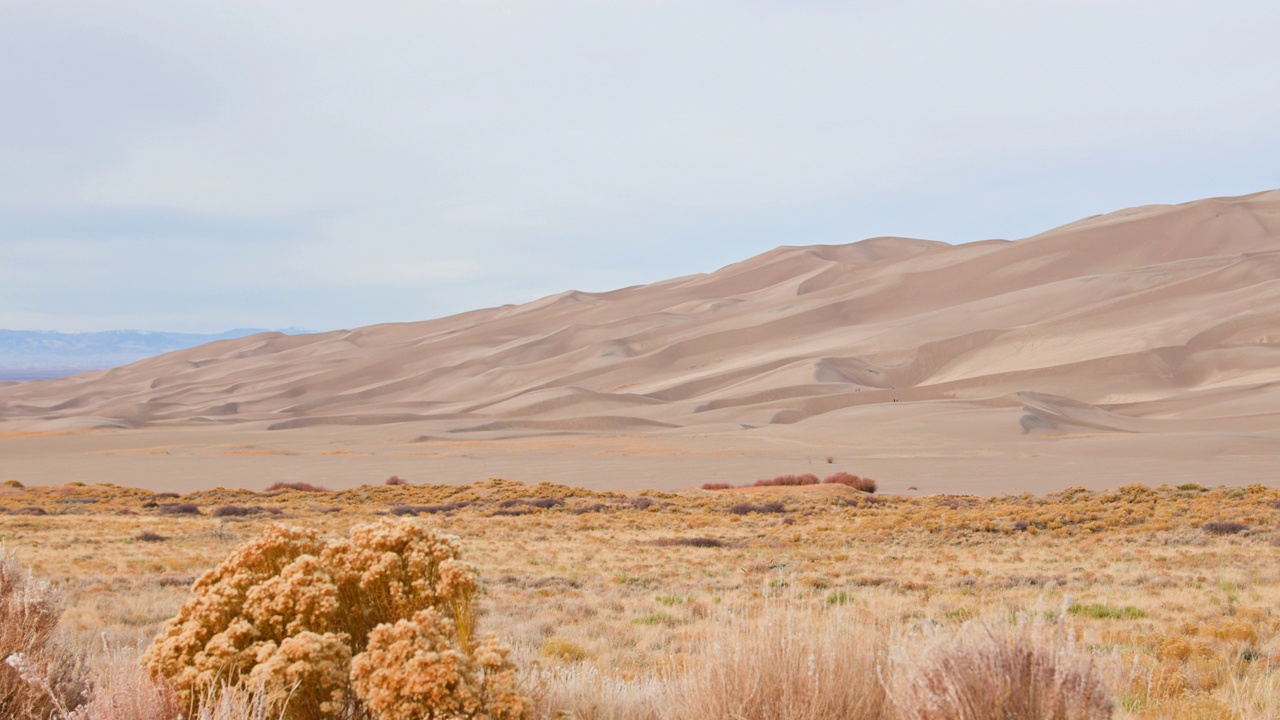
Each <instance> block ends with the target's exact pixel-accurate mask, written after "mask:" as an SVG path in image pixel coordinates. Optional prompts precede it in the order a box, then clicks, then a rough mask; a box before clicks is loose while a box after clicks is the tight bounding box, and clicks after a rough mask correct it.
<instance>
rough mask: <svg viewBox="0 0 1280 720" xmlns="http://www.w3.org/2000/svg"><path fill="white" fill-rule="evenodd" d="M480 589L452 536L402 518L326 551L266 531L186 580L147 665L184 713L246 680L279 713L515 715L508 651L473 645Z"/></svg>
mask: <svg viewBox="0 0 1280 720" xmlns="http://www.w3.org/2000/svg"><path fill="white" fill-rule="evenodd" d="M478 588H479V584H478V580H477V572H476V570H475V568H474V567H473V566H471V565H470V564H468V563H466V562H464V561H462V559H461V548H460V546H459V543H458V541H457V539H456V538H453V537H450V536H447V535H443V534H440V533H437V532H435V531H433V530H429V529H427V528H424V527H422V526H420V525H417V524H415V523H413V522H410V521H403V520H383V521H381V522H377V523H372V524H369V525H361V526H357V527H355V528H353V529H352V531H351V534H350V537H349V538H345V539H337V540H331V541H328V542H324V541H322V540H320V539H319V538H318V536H317V535H316V533H315V532H314V531H312V530H304V529H299V528H290V527H284V526H279V525H276V526H272V527H270V528H269V529H268V530H267V532H266V533H265V534H264V535H263V536H262V537H260V538H258V539H256V540H253V541H251V542H249V543H246V544H245V545H243V546H241V547H240V548H239V549H237V550H236V551H235V552H233V553H232V554H231V556H230V557H228V558H227V559H226V560H224V561H223V562H222V563H221V564H220V565H218V567H216V568H214V569H213V570H211V571H209V572H208V573H206V574H205V575H204V576H202V577H201V578H200V579H199V580H197V581H196V583H195V585H194V586H193V587H192V595H191V598H190V599H189V600H188V601H187V602H186V603H185V604H184V605H183V606H182V609H181V610H180V611H179V613H178V615H177V616H176V617H174V618H172V619H170V620H169V621H168V622H166V623H165V626H164V628H163V630H162V631H161V633H160V635H159V636H158V637H157V638H156V639H155V641H154V642H153V643H152V644H151V647H149V648H148V649H147V651H146V653H145V654H144V656H143V662H144V663H145V664H146V666H147V667H148V668H149V669H150V671H151V672H152V674H153V675H154V676H156V677H157V678H164V679H166V680H167V681H168V682H169V683H170V684H172V686H173V688H174V690H175V691H176V692H177V695H178V699H179V701H180V702H182V703H183V704H185V705H187V706H190V707H194V706H195V705H198V704H199V702H200V700H201V698H203V697H208V696H209V694H210V693H209V691H210V690H211V689H212V688H216V687H218V686H220V685H238V684H247V685H249V686H252V687H256V688H261V691H262V693H263V695H264V697H265V698H266V699H267V701H268V702H269V703H271V704H272V705H273V706H275V707H277V708H281V709H282V710H283V712H284V717H288V718H307V719H311V718H325V717H335V716H338V715H340V714H342V713H344V712H345V711H346V710H348V709H351V708H353V707H359V706H361V705H363V706H364V708H365V709H366V710H368V711H370V712H372V713H373V714H374V716H375V717H376V718H379V720H396V719H397V718H401V717H408V715H406V714H405V713H406V712H410V711H409V710H406V708H416V710H414V712H417V713H418V716H424V715H425V716H429V717H434V716H438V714H439V712H444V711H446V708H447V716H448V717H468V718H469V717H476V718H480V717H491V718H495V720H496V719H499V718H504V719H505V718H519V717H522V716H523V715H524V713H525V707H526V706H527V702H526V701H524V700H523V698H522V697H521V696H520V695H519V693H518V692H517V690H516V686H515V669H514V667H513V666H512V665H511V664H510V663H509V662H508V661H507V660H506V655H507V652H508V651H507V649H506V648H505V647H504V646H501V645H499V644H498V643H497V642H496V641H495V640H493V639H492V638H486V639H485V640H484V641H482V642H481V643H479V644H478V645H477V644H476V643H475V642H474V632H475V615H474V612H473V609H472V600H473V599H474V597H475V595H476V592H477V590H478ZM433 703H434V704H433Z"/></svg>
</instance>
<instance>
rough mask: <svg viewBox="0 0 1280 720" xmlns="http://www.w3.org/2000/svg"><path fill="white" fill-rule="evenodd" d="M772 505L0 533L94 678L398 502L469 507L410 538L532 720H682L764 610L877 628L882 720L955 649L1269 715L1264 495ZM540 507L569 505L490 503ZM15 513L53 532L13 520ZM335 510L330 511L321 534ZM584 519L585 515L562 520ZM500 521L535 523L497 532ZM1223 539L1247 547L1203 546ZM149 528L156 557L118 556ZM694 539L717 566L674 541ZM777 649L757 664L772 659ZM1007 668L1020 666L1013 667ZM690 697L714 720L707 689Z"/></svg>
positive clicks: (1161, 492) (42, 504)
mask: <svg viewBox="0 0 1280 720" xmlns="http://www.w3.org/2000/svg"><path fill="white" fill-rule="evenodd" d="M786 490H787V491H788V494H787V495H786V510H787V512H786V513H763V514H761V513H748V514H744V515H735V514H732V513H730V512H729V508H730V507H731V506H732V505H733V504H735V503H736V502H738V501H740V500H742V498H741V497H740V496H737V495H734V494H721V493H703V492H700V491H694V492H690V493H687V494H686V493H675V494H669V493H648V494H646V496H644V497H637V496H634V495H623V494H612V493H596V492H590V491H586V490H582V489H578V488H567V487H560V486H552V485H538V486H527V485H522V484H519V483H511V482H505V481H498V480H493V481H487V482H482V483H476V484H473V485H469V486H432V485H401V486H385V485H371V486H365V487H361V488H357V489H354V490H348V491H341V492H334V493H326V494H324V495H323V496H317V495H314V494H308V493H300V492H283V493H279V494H270V493H268V494H261V493H252V492H248V491H239V490H217V491H208V492H200V493H191V494H187V495H184V496H183V497H182V498H180V499H179V500H180V502H189V503H194V504H196V505H198V506H201V507H204V508H206V509H207V510H209V509H212V508H216V507H220V506H226V505H238V506H245V507H248V506H258V507H262V508H264V509H266V510H268V512H264V513H260V514H253V515H243V516H226V517H221V518H215V517H212V516H211V515H209V514H206V515H203V516H185V517H181V516H179V517H174V516H167V515H162V514H160V511H159V510H158V508H157V507H148V506H147V503H149V502H151V500H152V493H149V492H145V491H140V490H134V489H130V488H121V487H113V486H105V485H88V486H62V487H30V488H14V489H12V490H8V491H7V492H6V493H5V494H3V495H0V509H3V510H5V511H7V512H6V514H0V537H3V538H5V539H6V540H7V542H9V543H10V544H14V543H15V542H18V543H20V544H21V546H22V548H23V558H24V561H25V562H26V563H27V564H28V565H30V566H31V567H32V568H33V569H34V570H35V572H36V573H37V575H38V576H40V577H45V578H48V579H51V580H54V581H56V582H57V583H58V585H59V587H60V589H61V591H62V593H63V595H64V597H65V610H64V612H63V615H62V619H61V622H60V625H59V631H60V637H61V638H62V643H63V644H64V645H65V646H68V647H73V648H78V649H79V650H78V652H80V653H83V654H85V655H86V656H87V657H89V659H90V661H91V662H92V664H93V665H94V666H95V667H98V666H100V664H101V663H103V662H106V659H107V658H109V657H111V656H112V654H111V653H104V651H103V650H102V637H103V635H105V636H106V639H107V641H108V643H109V645H110V646H111V647H112V648H122V649H119V650H118V651H116V650H113V651H112V652H119V653H122V654H124V655H125V656H127V655H128V654H129V653H131V652H132V653H135V654H136V650H129V649H128V648H132V647H136V646H137V644H138V643H143V644H145V643H146V642H147V641H149V640H150V638H151V637H153V636H154V635H155V634H156V633H157V631H158V630H159V629H160V626H161V624H162V622H163V621H164V619H165V618H167V617H170V616H172V615H174V614H175V613H176V612H177V611H178V609H179V608H180V607H181V606H182V604H183V603H184V602H185V601H186V600H187V599H188V598H189V588H190V586H191V584H192V582H193V581H194V580H195V578H196V577H198V576H199V575H201V574H202V573H204V572H206V571H208V570H209V569H210V568H212V567H214V566H215V565H217V564H218V563H219V562H220V561H222V560H223V559H224V558H226V557H227V556H228V555H229V554H230V553H231V552H232V550H233V549H234V548H235V547H236V545H237V544H239V543H241V542H244V541H246V540H248V539H250V538H253V537H256V536H258V535H260V534H261V533H262V532H263V531H264V529H265V528H266V527H267V526H269V525H270V524H271V523H272V522H274V521H277V520H278V518H280V517H285V518H286V520H285V522H291V523H297V524H300V525H311V526H322V527H324V528H325V530H324V533H323V538H321V539H323V540H325V541H326V542H327V541H328V540H329V539H332V538H336V537H340V536H343V535H345V534H346V533H347V532H348V531H349V530H350V528H351V527H353V526H355V525H358V524H362V523H366V522H368V521H369V520H371V519H375V518H377V517H378V516H379V515H380V514H385V513H389V512H391V510H392V509H393V508H395V507H398V506H435V505H449V504H453V503H467V505H465V506H459V507H456V508H455V509H453V510H452V511H450V512H447V513H444V512H440V513H433V514H423V515H421V516H419V517H418V518H417V519H415V520H414V521H413V522H416V523H419V524H422V525H425V526H427V527H431V528H436V529H439V530H442V531H444V532H447V533H450V534H453V535H456V536H459V537H460V538H461V539H462V543H463V545H464V546H465V547H466V548H467V553H468V555H467V557H468V560H469V561H471V562H473V563H475V565H476V566H477V567H479V568H480V569H481V573H482V574H481V580H482V584H483V585H485V586H487V587H488V589H489V592H488V593H487V594H485V595H484V596H482V597H481V598H480V599H479V601H478V605H477V611H478V613H479V615H480V617H481V618H482V619H483V622H484V625H485V627H486V628H487V629H488V630H491V631H493V632H495V633H497V634H498V635H499V636H500V637H502V638H503V639H504V640H506V641H507V642H509V643H510V644H511V645H512V647H513V655H512V658H513V659H514V660H515V661H516V664H517V665H518V666H520V667H521V668H522V671H523V673H524V676H523V677H524V683H525V686H526V687H527V688H528V689H529V691H530V692H533V693H534V694H535V695H536V698H535V699H536V700H537V703H538V705H537V711H536V713H535V716H538V717H554V716H555V713H557V712H560V711H561V710H573V711H574V712H576V713H577V716H578V717H581V718H666V717H675V716H676V715H675V712H676V710H675V709H674V708H677V707H682V706H679V705H678V704H677V701H676V700H675V699H672V696H671V692H672V688H674V687H679V685H678V684H677V683H684V682H694V679H693V677H694V676H693V675H692V674H691V673H692V672H693V671H694V670H695V669H701V670H703V671H706V672H710V670H709V669H708V668H710V667H712V666H715V667H718V668H719V670H718V672H721V673H729V672H730V670H729V669H728V668H729V666H730V664H729V663H728V661H727V660H726V656H724V655H717V654H716V650H717V647H718V648H719V649H720V651H721V652H723V651H724V648H727V647H729V644H730V642H742V643H746V642H747V641H746V640H741V639H739V640H734V639H733V637H734V636H733V635H732V633H736V632H744V633H745V632H748V631H750V632H759V633H760V636H761V637H769V635H768V634H767V633H766V626H764V625H760V626H758V627H756V626H751V625H746V624H743V622H742V621H741V620H742V619H743V618H746V617H749V616H752V615H757V614H760V613H765V612H767V611H769V609H770V608H775V609H777V608H781V610H779V613H780V614H781V615H780V616H782V617H785V616H786V614H787V613H792V614H793V617H794V618H797V620H796V621H795V623H794V624H792V625H788V624H787V623H786V622H783V623H781V624H780V625H778V626H777V627H781V628H784V629H787V632H790V631H791V630H795V632H796V633H797V637H799V638H800V639H799V640H796V641H795V642H797V643H800V642H809V640H805V639H804V632H803V631H804V629H805V628H807V627H810V626H812V627H813V628H821V627H826V626H825V625H824V623H828V622H831V623H836V624H838V625H840V626H841V627H846V628H855V629H857V628H863V627H864V626H866V625H868V624H870V625H872V626H874V627H873V628H872V629H873V630H874V632H872V633H871V634H870V635H863V636H857V637H854V638H852V639H848V638H846V639H845V640H847V641H848V642H855V641H856V642H860V643H864V644H865V645H864V647H869V648H877V649H876V650H875V652H872V653H871V655H873V656H875V657H878V658H880V660H878V662H881V663H886V662H887V663H888V665H887V666H885V665H882V667H887V668H888V669H887V670H882V671H881V674H882V676H883V678H882V679H883V680H884V681H885V683H887V685H885V687H888V688H889V697H890V701H891V703H890V707H891V710H890V712H892V713H898V715H897V716H899V717H908V716H910V715H909V714H908V713H909V712H910V709H909V708H908V707H907V704H906V703H907V700H906V698H911V697H914V698H917V699H916V700H913V701H911V702H914V703H917V704H920V703H925V702H926V700H927V697H928V696H927V694H925V695H922V694H921V692H919V691H912V690H911V689H910V688H911V687H913V686H910V685H907V686H904V685H902V684H901V683H906V682H908V680H909V679H910V678H919V677H927V676H928V672H930V671H929V668H936V667H939V666H942V667H944V668H945V665H946V663H945V662H944V661H942V660H940V659H939V658H944V657H947V655H946V652H945V651H946V650H947V648H951V649H952V650H953V651H954V652H956V653H960V655H959V657H970V658H977V659H976V660H972V661H971V662H970V664H973V665H974V666H980V663H981V662H990V663H994V665H993V667H1006V668H1008V667H1013V668H1014V669H1016V668H1019V667H1021V668H1024V669H1025V673H1024V674H1023V677H1031V678H1035V677H1043V676H1044V672H1043V668H1044V667H1045V666H1043V665H1041V664H1037V663H1040V662H1041V661H1040V659H1037V658H1043V657H1047V658H1049V659H1051V660H1053V662H1054V665H1053V666H1054V667H1055V668H1057V667H1062V668H1068V669H1070V668H1077V667H1080V666H1081V665H1080V664H1081V663H1082V662H1083V663H1084V664H1085V665H1089V664H1090V663H1092V666H1093V667H1094V670H1095V675H1096V677H1098V678H1100V681H1101V682H1102V683H1103V687H1105V692H1106V699H1107V701H1108V702H1109V703H1111V704H1112V706H1113V708H1114V710H1113V712H1114V716H1115V717H1118V718H1123V719H1139V718H1141V719H1142V720H1156V719H1157V718H1173V719H1175V720H1191V719H1193V718H1216V717H1221V718H1228V717H1241V718H1269V719H1272V720H1273V719H1274V718H1275V717H1277V714H1276V709H1277V708H1280V681H1277V678H1278V677H1280V670H1278V669H1277V668H1280V615H1278V614H1277V611H1276V608H1277V607H1280V569H1278V568H1280V566H1277V564H1276V562H1275V559H1276V555H1275V552H1276V549H1275V546H1273V545H1272V541H1273V539H1274V538H1276V537H1277V536H1280V509H1277V507H1276V505H1277V503H1280V491H1277V490H1273V489H1269V488H1263V487H1260V486H1251V487H1245V488H1226V487H1222V488H1203V489H1196V490H1179V489H1176V488H1144V487H1139V486H1128V487H1125V488H1121V489H1118V490H1115V491H1110V492H1088V491H1083V490H1072V491H1067V492H1064V493H1059V494H1055V495H1051V496H1046V497H1035V496H1030V495H1027V496H1006V497H997V498H983V497H971V496H933V497H920V498H905V497H896V496H887V497H881V496H870V495H867V494H866V493H863V492H859V491H856V490H854V489H852V488H848V489H845V488H841V487H838V486H836V487H833V486H826V487H825V488H823V487H814V488H809V487H800V488H787V489H786ZM811 490H812V491H814V492H810V491H811ZM818 490H822V492H816V491H818ZM762 492H764V491H762ZM539 498H547V499H551V500H555V501H559V502H561V503H563V504H558V503H555V502H551V503H541V504H546V505H547V506H546V507H539V506H537V505H529V504H525V503H523V502H522V503H518V504H516V505H514V506H512V507H510V508H501V507H500V505H501V503H502V502H503V501H508V500H537V499H539ZM637 500H644V501H645V502H640V503H637V502H635V501H637ZM320 503H323V504H320ZM642 506H644V507H643V509H642ZM29 507H35V508H40V509H41V511H43V512H45V513H46V514H45V515H16V514H11V513H12V512H13V511H14V510H16V509H19V508H29ZM332 508H338V512H331V513H327V512H326V511H328V510H330V509H332ZM587 508H595V509H593V510H590V511H585V512H579V511H580V510H585V509H587ZM503 509H513V510H520V511H527V514H524V515H518V516H494V512H495V511H497V510H503ZM271 510H275V511H277V512H279V513H281V515H272V514H270V511H271ZM210 511H211V510H210ZM321 522H322V523H323V525H320V523H321ZM1219 522H1231V523H1239V524H1240V525H1243V526H1245V528H1244V529H1242V530H1241V531H1240V532H1238V533H1234V534H1215V533H1214V532H1213V531H1211V530H1208V529H1206V527H1205V525H1206V524H1207V523H1219ZM144 532H152V533H156V534H160V535H163V536H165V537H168V538H169V540H168V541H166V542H163V543H142V542H137V541H135V540H134V538H136V537H138V536H139V535H140V534H142V533H144ZM697 538H711V539H715V540H718V541H721V542H722V543H723V545H722V546H720V547H699V546H698V545H697V544H694V543H684V542H678V541H679V540H680V539H697ZM1073 608H1074V609H1073ZM1015 618H1020V620H1019V621H1018V622H1019V624H1018V625H1017V627H1018V628H1021V627H1024V626H1026V625H1027V624H1028V623H1029V622H1030V620H1032V619H1034V620H1036V622H1039V623H1043V624H1044V625H1045V626H1046V627H1047V628H1049V630H1051V631H1052V632H1051V633H1050V635H1049V636H1047V638H1048V639H1046V637H1040V636H1036V637H1033V638H1032V640H1034V641H1035V643H1037V644H1035V645H1033V646H1032V649H1034V650H1036V651H1037V652H1039V651H1040V650H1041V649H1042V648H1048V649H1047V650H1045V652H1047V653H1048V654H1047V655H1027V654H1026V653H1023V654H1021V655H1019V652H1021V650H1018V648H1020V647H1021V648H1023V649H1025V646H1019V645H1016V644H1015V645H1013V646H1011V647H1013V648H1014V651H1013V652H1012V654H1011V655H1010V654H1007V653H1006V654H1005V655H1001V652H1002V651H999V650H998V649H997V650H995V651H993V650H990V648H988V649H987V650H982V646H981V644H980V643H979V640H980V639H981V638H980V637H977V636H975V635H971V634H970V633H977V634H979V635H981V634H984V633H987V632H990V633H991V634H992V635H993V636H994V637H997V638H1003V637H1005V636H1004V635H1002V634H1001V633H1002V632H1003V631H1005V630H1011V629H1014V626H1013V624H1012V622H1011V621H1012V619H1015ZM870 619H874V622H870ZM788 622H789V621H788ZM841 624H842V625H841ZM738 637H739V638H740V637H741V636H738ZM821 637H823V636H819V639H821ZM859 638H860V639H859ZM1049 640H1053V642H1054V643H1057V645H1052V644H1051V643H1050V644H1048V645H1046V643H1048V642H1049ZM834 641H835V640H833V642H834ZM771 642H772V641H771ZM717 643H719V645H717ZM966 643H967V644H966ZM769 646H770V643H766V644H765V647H764V648H761V649H759V652H756V653H753V656H759V657H765V656H767V653H768V652H773V650H770V649H769ZM879 648H883V649H882V650H881V649H879ZM1054 648H1057V649H1054ZM984 652H985V653H986V654H985V655H984V654H983V653H984ZM876 653H879V654H878V655H877V654H876ZM964 653H970V655H968V656H966V655H964ZM1001 657H1004V658H1005V660H1001V659H1000V658H1001ZM1010 657H1012V658H1014V659H1015V660H1016V659H1017V658H1023V659H1024V660H1025V662H1024V661H1018V662H1015V663H1014V664H1013V666H1009V664H1008V662H1007V660H1008V658H1010ZM886 658H887V659H886ZM984 658H985V659H984ZM1019 662H1021V663H1022V664H1018V663H1019ZM931 663H932V664H931ZM1001 663H1004V664H1001ZM785 667H786V665H785V663H782V664H781V665H779V668H785ZM1037 668H1039V669H1037ZM939 672H941V671H939ZM1001 672H1003V673H1004V674H1005V676H1007V677H1014V676H1015V674H1014V673H1013V670H1003V671H1001ZM1056 672H1057V671H1056V670H1055V673H1056ZM95 677H96V676H95ZM725 677H726V678H727V677H728V675H726V676H725ZM776 677H786V674H785V673H784V672H782V671H781V670H779V674H778V675H776ZM1055 677H1056V675H1055ZM704 681H707V682H709V680H706V679H705V678H704ZM722 682H724V683H725V685H724V686H725V687H729V686H730V685H728V680H727V679H722ZM787 682H790V681H787ZM1079 687H1080V688H1083V689H1087V688H1088V687H1092V686H1091V685H1087V684H1084V685H1080V686H1079ZM988 690H991V691H992V692H994V691H998V687H997V688H995V689H994V690H992V689H991V688H988ZM698 696H699V699H700V700H704V701H707V702H710V701H711V695H710V693H709V692H702V693H698ZM1046 697H1048V696H1046ZM1084 697H1091V695H1089V693H1088V692H1086V693H1084ZM929 702H933V701H932V700H930V701H929ZM1073 707H1080V708H1087V707H1093V706H1091V705H1089V704H1088V703H1087V702H1083V703H1076V704H1075V705H1074V706H1073ZM1098 707H1100V706H1098ZM916 716H919V715H916ZM139 717H146V716H145V715H139ZM246 717H247V716H246ZM104 720H114V719H113V718H108V717H104Z"/></svg>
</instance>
